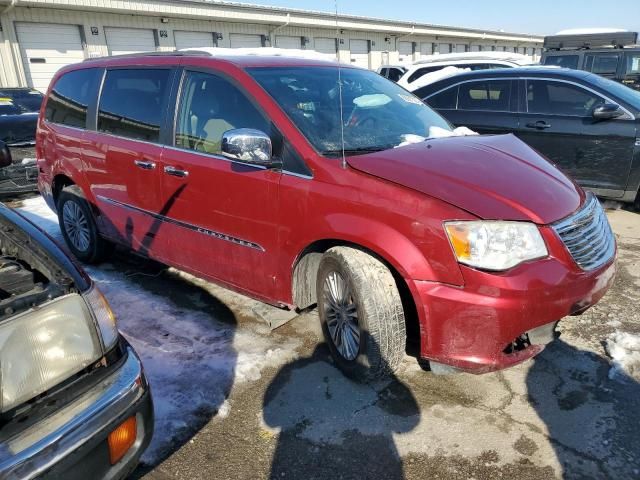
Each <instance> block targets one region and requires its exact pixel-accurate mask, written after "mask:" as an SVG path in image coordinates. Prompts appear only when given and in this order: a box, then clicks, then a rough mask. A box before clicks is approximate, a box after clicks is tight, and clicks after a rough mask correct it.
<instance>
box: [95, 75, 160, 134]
mask: <svg viewBox="0 0 640 480" xmlns="http://www.w3.org/2000/svg"><path fill="white" fill-rule="evenodd" d="M170 74H171V70H168V69H151V68H150V69H124V70H120V69H118V70H109V71H108V72H107V76H106V78H105V81H104V86H103V87H102V95H101V96H100V107H99V108H98V130H99V131H101V132H105V133H111V134H113V135H119V136H122V137H127V138H132V139H135V140H145V141H147V142H158V141H159V140H160V122H161V119H162V115H163V112H164V111H165V98H166V95H167V93H168V88H169V78H170Z"/></svg>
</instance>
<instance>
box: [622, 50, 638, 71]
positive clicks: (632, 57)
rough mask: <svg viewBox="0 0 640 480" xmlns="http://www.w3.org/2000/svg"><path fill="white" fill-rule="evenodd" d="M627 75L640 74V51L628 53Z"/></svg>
mask: <svg viewBox="0 0 640 480" xmlns="http://www.w3.org/2000/svg"><path fill="white" fill-rule="evenodd" d="M625 63H626V68H625V75H640V53H628V54H627V57H626V62H625Z"/></svg>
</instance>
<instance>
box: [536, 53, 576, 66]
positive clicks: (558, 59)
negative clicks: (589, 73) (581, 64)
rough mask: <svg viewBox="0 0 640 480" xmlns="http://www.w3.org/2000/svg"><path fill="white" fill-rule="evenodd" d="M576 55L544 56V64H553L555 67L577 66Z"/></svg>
mask: <svg viewBox="0 0 640 480" xmlns="http://www.w3.org/2000/svg"><path fill="white" fill-rule="evenodd" d="M578 59H579V57H578V55H552V56H549V57H545V59H544V65H555V66H556V67H563V68H573V69H574V70H577V68H578Z"/></svg>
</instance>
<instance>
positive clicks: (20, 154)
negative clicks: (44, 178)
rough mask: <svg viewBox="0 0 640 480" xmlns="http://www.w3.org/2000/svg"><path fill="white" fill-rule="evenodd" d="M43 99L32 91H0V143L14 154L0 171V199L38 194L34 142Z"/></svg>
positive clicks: (8, 89)
mask: <svg viewBox="0 0 640 480" xmlns="http://www.w3.org/2000/svg"><path fill="white" fill-rule="evenodd" d="M43 98H44V97H43V95H42V94H41V93H40V92H38V91H37V90H33V89H31V88H0V141H2V142H5V143H6V144H8V145H9V146H10V147H11V149H12V151H13V162H12V163H11V164H9V165H4V166H3V168H0V196H3V197H6V196H10V195H17V194H20V193H26V192H34V191H36V190H37V177H38V172H37V170H36V166H35V138H36V124H37V122H38V112H39V111H40V105H41V104H42V99H43Z"/></svg>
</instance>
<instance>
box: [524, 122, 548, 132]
mask: <svg viewBox="0 0 640 480" xmlns="http://www.w3.org/2000/svg"><path fill="white" fill-rule="evenodd" d="M527 128H537V129H538V130H546V129H547V128H551V125H550V124H548V123H547V122H545V121H544V120H538V121H537V122H535V123H527Z"/></svg>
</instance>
